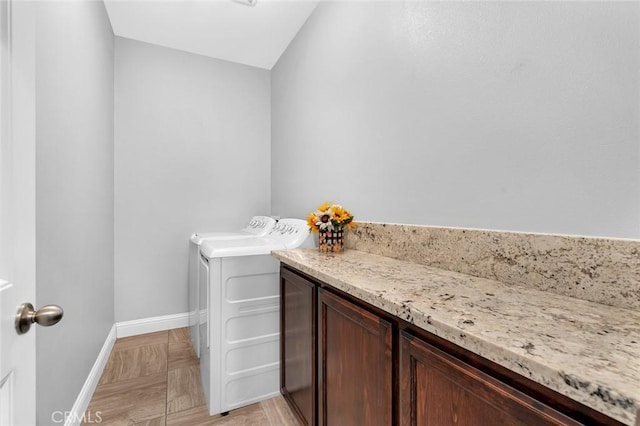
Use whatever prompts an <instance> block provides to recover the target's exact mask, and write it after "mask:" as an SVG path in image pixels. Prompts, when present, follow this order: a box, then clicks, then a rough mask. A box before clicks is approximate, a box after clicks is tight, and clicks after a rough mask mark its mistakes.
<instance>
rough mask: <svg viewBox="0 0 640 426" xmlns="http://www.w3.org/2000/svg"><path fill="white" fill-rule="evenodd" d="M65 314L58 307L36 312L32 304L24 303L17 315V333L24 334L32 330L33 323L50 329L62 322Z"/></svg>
mask: <svg viewBox="0 0 640 426" xmlns="http://www.w3.org/2000/svg"><path fill="white" fill-rule="evenodd" d="M63 314H64V311H63V310H62V308H61V307H60V306H58V305H47V306H43V307H42V308H40V309H38V310H37V311H36V310H35V309H34V308H33V305H32V304H31V303H23V304H22V305H20V307H19V308H18V313H17V314H16V331H17V332H18V334H24V333H26V332H27V331H29V329H31V324H33V323H37V324H39V325H41V326H43V327H50V326H52V325H55V324H57V323H58V322H60V320H61V319H62V315H63Z"/></svg>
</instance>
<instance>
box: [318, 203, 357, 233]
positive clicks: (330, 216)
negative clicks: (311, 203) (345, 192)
mask: <svg viewBox="0 0 640 426" xmlns="http://www.w3.org/2000/svg"><path fill="white" fill-rule="evenodd" d="M307 224H308V225H309V231H312V232H315V233H318V231H339V230H342V229H344V228H347V229H350V228H352V227H353V226H355V222H354V221H353V215H352V214H351V213H350V212H349V211H348V210H345V209H344V208H343V207H342V206H341V205H339V204H331V202H329V201H327V202H326V203H324V204H322V205H321V206H318V208H317V209H316V211H315V212H313V213H309V216H307Z"/></svg>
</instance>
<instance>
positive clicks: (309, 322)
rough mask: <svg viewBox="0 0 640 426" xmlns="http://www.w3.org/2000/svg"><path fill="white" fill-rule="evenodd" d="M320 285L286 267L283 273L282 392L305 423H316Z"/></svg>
mask: <svg viewBox="0 0 640 426" xmlns="http://www.w3.org/2000/svg"><path fill="white" fill-rule="evenodd" d="M315 317H316V285H315V283H313V282H312V281H309V280H307V279H305V278H303V277H301V276H300V275H297V274H294V273H292V272H291V271H289V270H287V269H282V271H281V275H280V320H281V334H280V355H281V356H280V359H281V363H280V386H281V393H282V394H283V395H284V397H285V398H286V399H287V401H288V402H289V405H291V407H292V408H293V409H294V410H295V412H296V414H297V415H298V417H299V418H300V420H302V422H303V423H304V424H305V425H315V424H316V414H315V413H316V353H317V351H316V340H317V339H316V326H315V324H316V322H315Z"/></svg>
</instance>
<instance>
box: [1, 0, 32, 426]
mask: <svg viewBox="0 0 640 426" xmlns="http://www.w3.org/2000/svg"><path fill="white" fill-rule="evenodd" d="M0 32H1V38H2V47H1V51H0V55H1V58H2V61H1V67H0V91H1V101H0V117H1V119H0V179H1V180H0V426H23V425H24V426H32V425H35V424H36V418H35V413H36V410H35V332H34V331H33V330H31V331H30V332H28V333H26V334H22V335H18V333H17V332H16V330H15V325H14V323H15V315H16V312H17V310H18V306H19V305H20V304H21V303H23V302H32V303H34V302H35V268H36V263H35V14H34V5H33V4H32V2H28V1H22V0H0Z"/></svg>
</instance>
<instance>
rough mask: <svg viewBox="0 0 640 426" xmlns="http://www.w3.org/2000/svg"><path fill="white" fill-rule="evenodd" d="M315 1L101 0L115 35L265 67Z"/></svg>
mask: <svg viewBox="0 0 640 426" xmlns="http://www.w3.org/2000/svg"><path fill="white" fill-rule="evenodd" d="M318 1H319V0H257V3H256V5H255V6H248V5H247V3H243V0H104V2H105V5H106V7H107V13H108V14H109V19H110V20H111V25H112V27H113V32H114V33H115V35H117V36H121V37H126V38H131V39H134V40H140V41H144V42H147V43H153V44H157V45H160V46H165V47H170V48H173V49H179V50H184V51H186V52H191V53H196V54H199V55H205V56H210V57H212V58H218V59H223V60H226V61H231V62H238V63H241V64H246V65H251V66H254V67H259V68H265V69H271V68H272V67H273V66H274V65H275V64H276V62H277V61H278V58H280V55H282V53H283V52H284V50H285V49H286V48H287V46H288V45H289V43H290V42H291V40H292V39H293V38H294V37H295V35H296V34H297V32H298V30H299V29H300V27H302V25H303V24H304V23H305V21H306V20H307V18H308V17H309V15H311V13H312V12H313V10H314V9H315V7H316V5H317V4H318ZM247 2H248V0H247Z"/></svg>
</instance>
